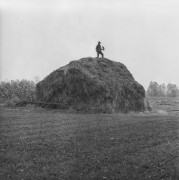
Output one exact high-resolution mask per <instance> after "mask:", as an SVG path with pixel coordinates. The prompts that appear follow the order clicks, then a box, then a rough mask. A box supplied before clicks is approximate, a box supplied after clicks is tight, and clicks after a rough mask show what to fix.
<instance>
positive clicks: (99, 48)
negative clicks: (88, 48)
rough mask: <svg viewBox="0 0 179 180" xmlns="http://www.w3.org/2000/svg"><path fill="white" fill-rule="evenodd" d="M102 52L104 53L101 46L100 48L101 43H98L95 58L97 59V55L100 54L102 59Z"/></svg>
mask: <svg viewBox="0 0 179 180" xmlns="http://www.w3.org/2000/svg"><path fill="white" fill-rule="evenodd" d="M102 50H103V51H104V47H103V46H102V47H101V42H100V41H99V42H98V45H97V46H96V52H97V57H98V58H99V54H101V56H102V58H103V57H104V56H103V53H102Z"/></svg>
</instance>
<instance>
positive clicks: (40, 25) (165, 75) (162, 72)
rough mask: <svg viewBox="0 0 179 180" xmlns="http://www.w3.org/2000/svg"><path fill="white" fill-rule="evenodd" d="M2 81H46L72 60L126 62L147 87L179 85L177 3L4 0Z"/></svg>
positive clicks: (0, 31) (0, 25) (0, 18)
mask: <svg viewBox="0 0 179 180" xmlns="http://www.w3.org/2000/svg"><path fill="white" fill-rule="evenodd" d="M0 3H1V4H0V73H1V74H0V80H11V79H29V80H33V78H34V77H35V76H39V77H40V79H41V80H42V79H43V78H44V77H45V76H47V75H48V74H49V73H50V72H52V71H53V70H55V69H58V68H59V67H61V66H64V65H66V64H67V63H69V62H70V61H71V60H77V59H80V58H82V57H89V56H91V57H95V56H96V52H95V46H96V45H97V42H98V41H101V43H102V45H103V46H104V47H105V51H104V55H105V57H106V58H108V59H111V60H114V61H118V62H122V63H124V64H125V65H126V66H127V68H128V69H129V71H130V72H131V73H132V74H133V76H134V78H135V80H136V81H138V82H139V83H141V84H142V85H143V86H144V87H145V88H147V87H148V85H149V83H150V81H157V82H158V83H166V84H168V83H169V82H171V83H174V84H177V85H178V86H179V78H178V74H179V1H178V0H0Z"/></svg>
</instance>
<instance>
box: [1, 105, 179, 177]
mask: <svg viewBox="0 0 179 180" xmlns="http://www.w3.org/2000/svg"><path fill="white" fill-rule="evenodd" d="M1 111H2V116H1V119H0V162H1V163H0V179H1V180H3V179H4V180H8V179H13V180H16V179H24V180H26V179H39V180H40V179H48V180H51V179H54V180H55V179H62V180H65V179H69V180H76V179H82V180H88V179H122V180H123V179H130V180H131V179H136V180H140V179H141V180H144V179H171V180H172V179H178V178H179V169H178V166H179V159H178V152H179V146H178V142H179V136H178V130H179V123H178V122H179V116H178V115H165V116H155V115H147V116H146V115H140V114H135V115H131V114H128V115H122V114H120V115H119V114H115V115H114V114H113V115H111V114H110V115H108V114H67V113H64V112H59V111H54V110H44V109H28V108H25V109H24V108H22V109H18V110H15V109H1Z"/></svg>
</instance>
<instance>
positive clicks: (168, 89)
mask: <svg viewBox="0 0 179 180" xmlns="http://www.w3.org/2000/svg"><path fill="white" fill-rule="evenodd" d="M147 96H156V97H157V96H159V97H178V96H179V89H178V87H177V86H176V85H175V84H171V83H169V84H168V85H167V86H165V84H164V83H163V84H158V83H157V82H152V81H151V82H150V84H149V87H148V89H147Z"/></svg>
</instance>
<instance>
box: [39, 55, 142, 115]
mask: <svg viewBox="0 0 179 180" xmlns="http://www.w3.org/2000/svg"><path fill="white" fill-rule="evenodd" d="M36 98H37V102H41V103H44V104H43V106H46V107H52V108H63V109H69V110H76V111H85V112H106V113H116V112H129V111H144V110H145V90H144V88H143V86H142V85H140V84H139V83H138V82H137V81H135V80H134V78H133V76H132V74H131V73H130V72H129V70H128V69H127V68H126V66H125V65H124V64H122V63H120V62H115V61H111V60H109V59H106V58H91V57H89V58H82V59H80V60H76V61H71V62H70V63H69V64H68V65H66V66H64V67H61V68H59V69H57V70H55V71H53V72H52V73H51V74H50V75H48V76H47V77H46V78H45V79H44V80H42V81H41V82H39V83H38V84H37V86H36Z"/></svg>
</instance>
